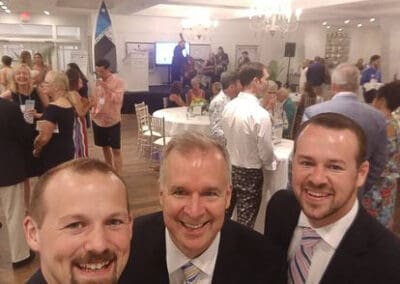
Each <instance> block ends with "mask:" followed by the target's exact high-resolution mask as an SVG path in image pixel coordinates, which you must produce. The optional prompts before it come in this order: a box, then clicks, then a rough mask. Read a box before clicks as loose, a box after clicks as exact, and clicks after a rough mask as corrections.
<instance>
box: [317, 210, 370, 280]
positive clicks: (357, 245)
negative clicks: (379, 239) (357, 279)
mask: <svg viewBox="0 0 400 284" xmlns="http://www.w3.org/2000/svg"><path fill="white" fill-rule="evenodd" d="M366 214H368V213H367V212H365V210H364V209H363V208H362V207H361V206H360V208H359V210H358V213H357V216H356V218H355V219H354V222H353V224H352V225H351V226H350V228H349V230H348V231H347V232H346V234H345V235H344V237H343V239H342V241H341V243H340V244H339V246H338V248H337V249H336V252H335V254H334V255H333V257H332V259H331V261H330V262H329V264H328V267H327V269H326V271H325V273H324V275H323V276H322V279H321V282H320V283H321V284H328V283H332V284H333V283H351V282H352V281H351V279H352V278H353V276H354V275H357V273H362V271H361V269H362V268H361V267H360V266H361V262H360V261H359V260H360V258H361V257H360V255H362V254H364V253H365V252H366V251H367V250H368V242H369V238H370V236H369V234H367V233H366V232H368V229H366V223H367V222H368V218H367V215H366ZM350 267H351V269H349V268H350Z"/></svg>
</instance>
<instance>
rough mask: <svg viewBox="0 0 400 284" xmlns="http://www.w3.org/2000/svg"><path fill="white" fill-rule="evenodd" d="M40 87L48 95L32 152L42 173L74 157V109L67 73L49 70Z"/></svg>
mask: <svg viewBox="0 0 400 284" xmlns="http://www.w3.org/2000/svg"><path fill="white" fill-rule="evenodd" d="M43 91H44V93H45V94H46V95H48V96H49V97H50V98H51V103H50V104H49V105H48V107H47V108H46V109H45V111H44V113H43V116H42V120H41V121H40V123H38V129H39V134H38V135H37V136H36V138H35V141H34V143H33V146H34V150H33V155H34V156H36V157H39V156H40V159H41V161H42V165H43V169H42V171H43V173H44V172H46V171H47V170H49V169H51V168H53V167H55V166H57V165H58V164H61V163H63V162H65V161H68V160H71V159H73V158H74V141H73V128H74V118H75V111H74V107H73V104H72V103H71V101H72V100H71V96H73V94H71V93H70V92H69V81H68V78H67V76H66V75H65V74H64V73H62V72H58V71H49V72H48V73H47V74H46V76H45V80H44V82H43Z"/></svg>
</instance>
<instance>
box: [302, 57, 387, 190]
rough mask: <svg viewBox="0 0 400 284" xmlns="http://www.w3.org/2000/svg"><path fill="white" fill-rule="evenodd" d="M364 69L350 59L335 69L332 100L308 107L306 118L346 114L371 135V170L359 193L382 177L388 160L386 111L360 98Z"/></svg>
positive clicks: (369, 157) (369, 150)
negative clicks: (329, 114)
mask: <svg viewBox="0 0 400 284" xmlns="http://www.w3.org/2000/svg"><path fill="white" fill-rule="evenodd" d="M359 82H360V71H358V69H357V68H356V67H355V66H354V65H353V64H349V63H342V64H340V65H339V66H337V67H336V68H335V70H334V71H333V72H332V91H333V93H334V96H333V98H332V99H331V100H330V101H327V102H324V103H320V104H316V105H313V106H310V107H308V108H306V110H305V112H304V116H303V121H304V120H307V119H310V118H311V117H313V116H315V115H317V114H319V113H324V112H336V113H340V114H343V115H345V116H347V117H349V118H351V119H353V120H354V121H355V122H357V123H358V124H359V125H361V127H362V128H363V130H364V132H365V135H366V136H367V143H368V147H367V160H368V162H369V166H370V170H369V172H368V176H367V181H366V182H365V185H364V187H363V188H362V189H361V191H360V193H359V195H360V197H362V196H363V193H364V192H366V191H368V190H370V188H371V187H372V186H373V185H374V184H375V183H376V181H377V180H378V179H379V177H380V175H381V173H382V171H383V168H384V167H385V165H386V161H387V134H386V120H385V118H384V116H383V115H382V113H380V112H379V111H377V110H376V109H374V108H373V107H371V106H370V105H367V104H365V103H361V102H359V101H358V100H357V94H356V93H357V92H358V90H359V87H360V83H359Z"/></svg>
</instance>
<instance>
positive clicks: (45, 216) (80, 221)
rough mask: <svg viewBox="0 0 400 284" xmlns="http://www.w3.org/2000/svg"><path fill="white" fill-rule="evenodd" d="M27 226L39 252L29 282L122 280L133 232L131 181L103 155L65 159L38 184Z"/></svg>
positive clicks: (102, 283)
mask: <svg viewBox="0 0 400 284" xmlns="http://www.w3.org/2000/svg"><path fill="white" fill-rule="evenodd" d="M24 228H25V237H26V239H27V241H28V244H29V246H30V247H31V249H32V250H34V251H37V252H39V253H40V270H39V271H38V272H37V273H36V274H35V275H33V276H32V277H31V279H30V280H29V281H28V284H42V283H44V284H45V283H49V284H50V283H51V284H72V283H73V284H84V283H96V284H112V283H117V282H118V278H119V276H120V275H121V272H122V270H123V269H124V267H125V265H126V262H127V260H128V256H129V250H130V240H131V236H132V217H131V215H130V210H129V204H128V194H127V189H126V185H125V183H124V181H123V180H122V179H121V177H119V175H118V174H117V173H116V171H115V170H114V169H112V168H111V166H109V165H108V164H105V163H103V162H100V161H98V160H94V159H78V160H73V161H70V162H67V163H64V164H61V165H59V166H57V167H55V168H53V169H51V170H49V171H48V172H47V173H45V174H44V175H43V176H42V177H41V178H40V179H39V181H38V183H37V184H36V186H35V188H34V190H33V193H32V196H31V201H30V204H29V210H28V216H27V217H26V218H25V220H24Z"/></svg>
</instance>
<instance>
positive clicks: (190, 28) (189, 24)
mask: <svg viewBox="0 0 400 284" xmlns="http://www.w3.org/2000/svg"><path fill="white" fill-rule="evenodd" d="M191 15H192V16H191V17H190V18H186V19H182V21H181V26H182V29H183V32H184V34H186V35H187V34H188V33H189V36H191V37H192V38H193V39H198V40H200V39H203V40H204V39H206V37H207V35H208V33H209V32H210V31H211V30H212V29H215V28H216V27H218V21H217V20H212V19H211V18H210V15H209V13H208V12H207V11H203V10H199V11H197V12H196V11H192V13H191Z"/></svg>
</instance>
